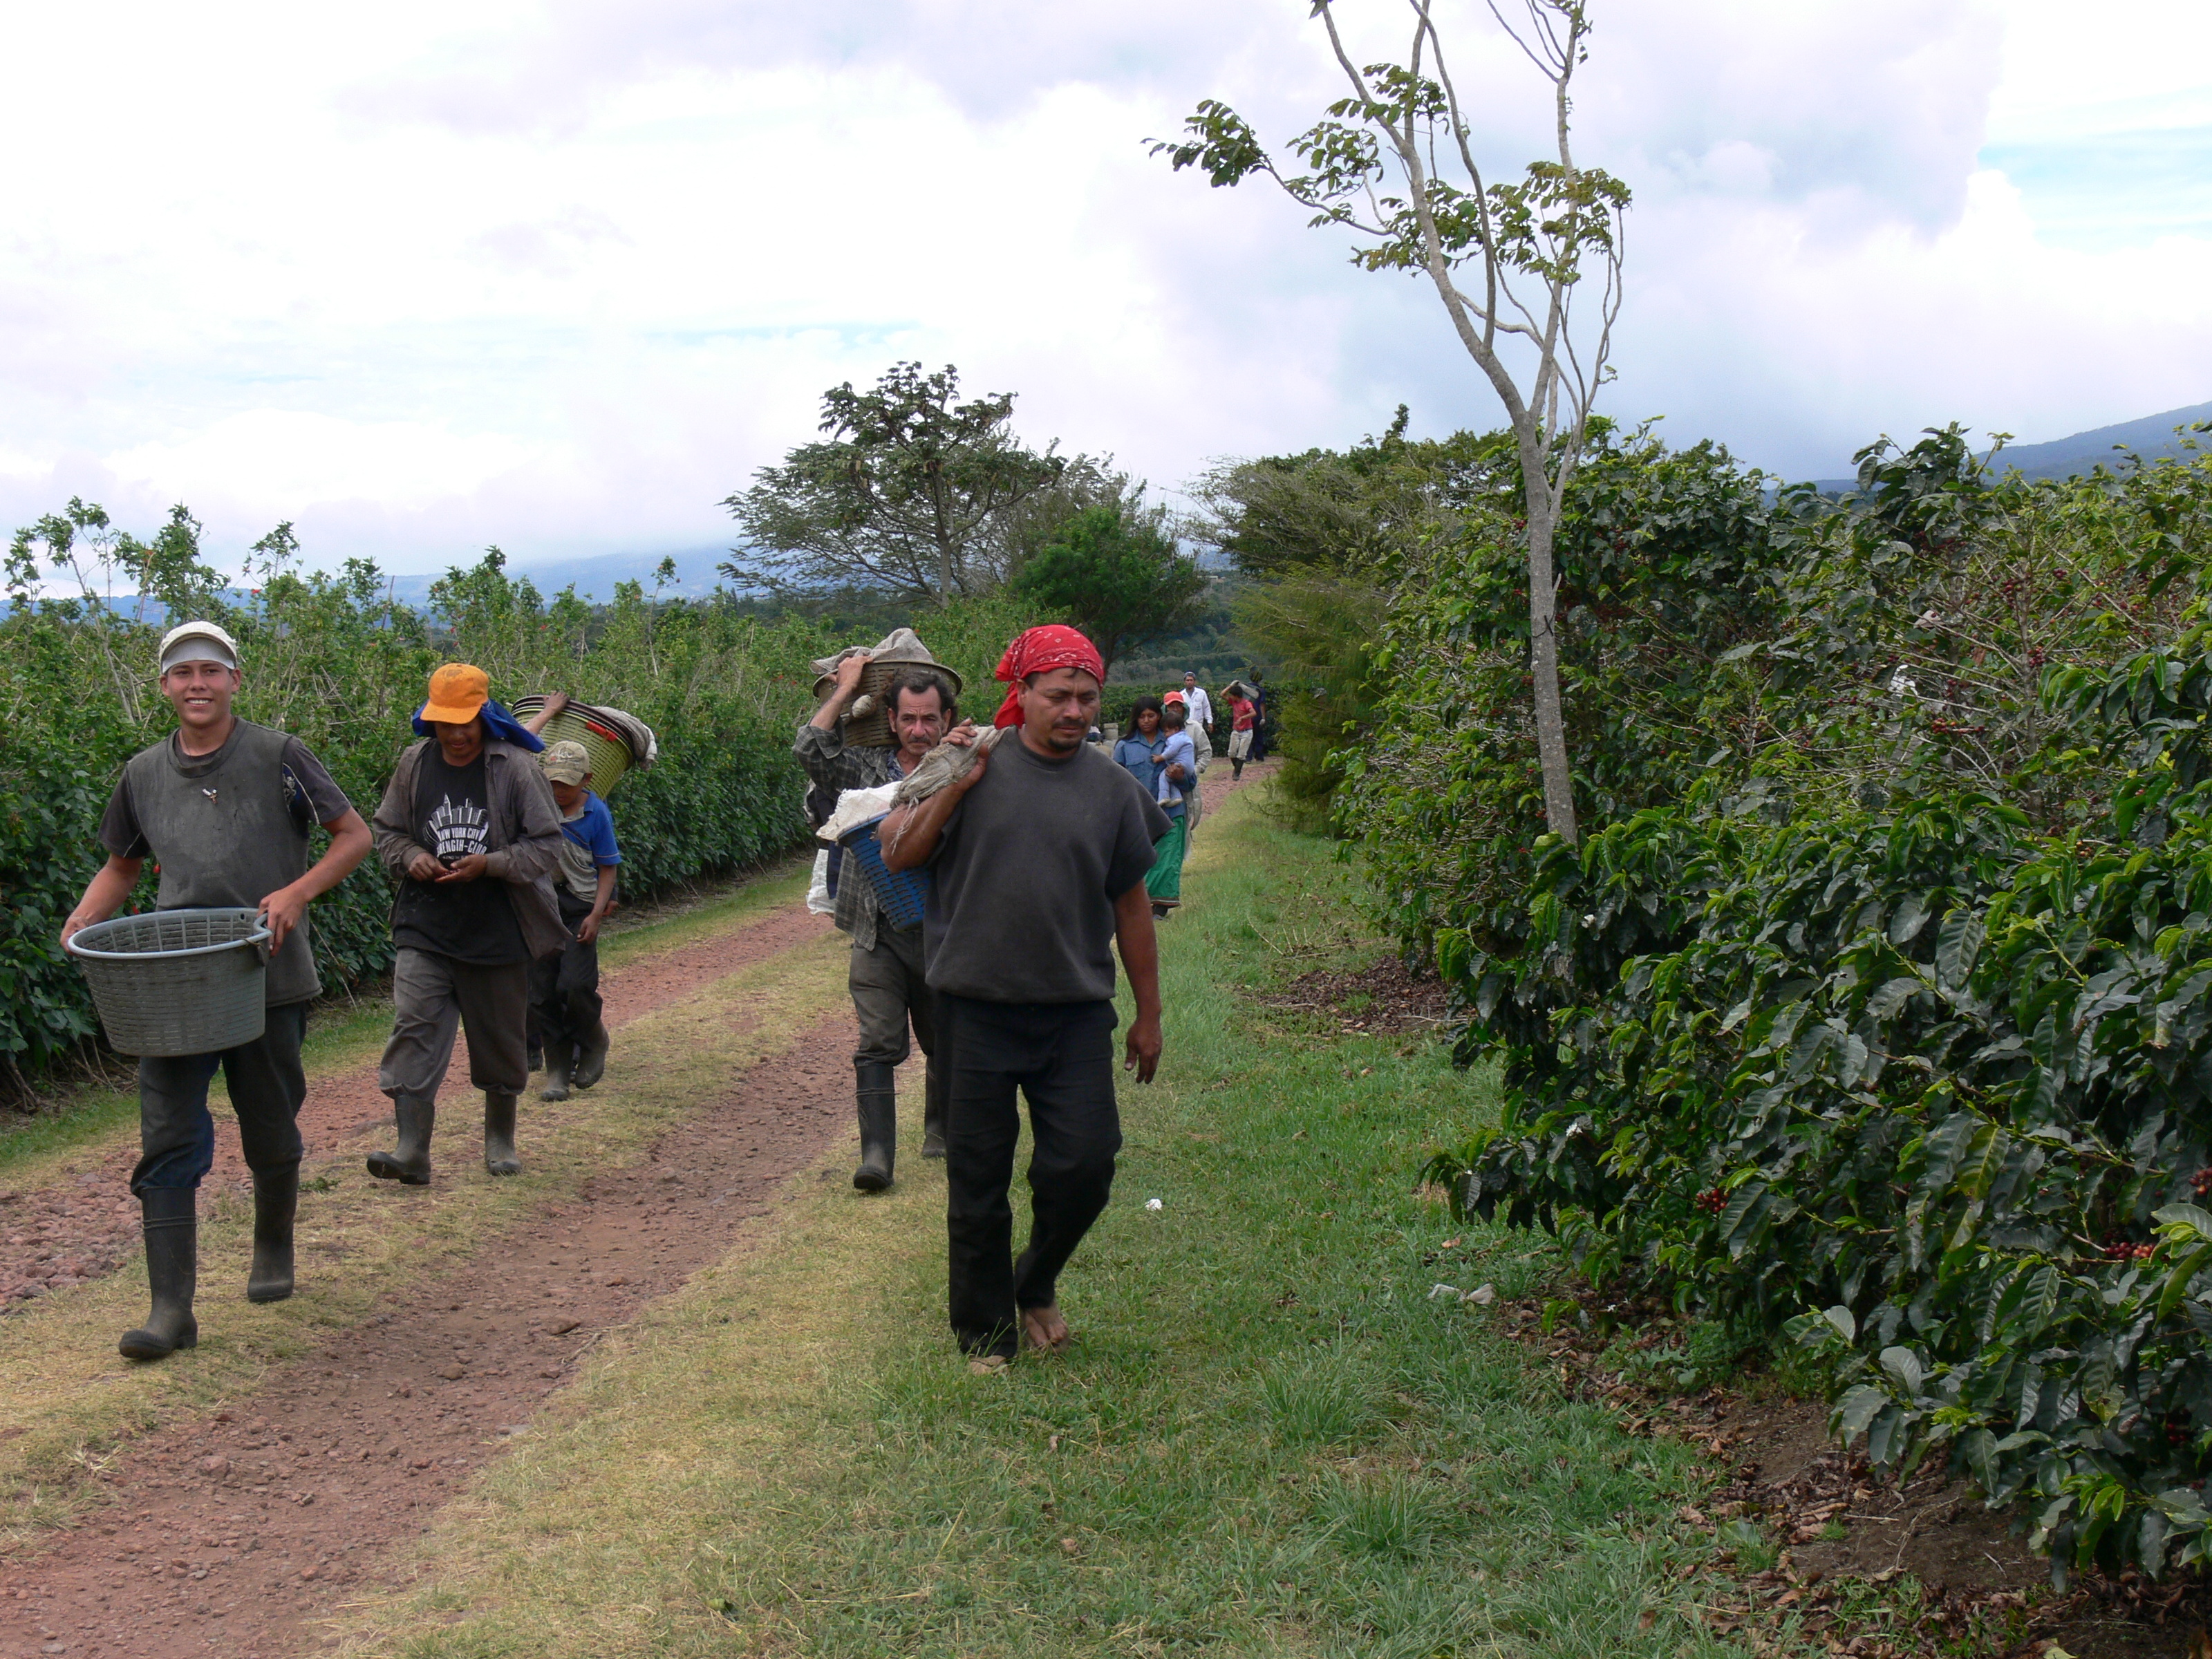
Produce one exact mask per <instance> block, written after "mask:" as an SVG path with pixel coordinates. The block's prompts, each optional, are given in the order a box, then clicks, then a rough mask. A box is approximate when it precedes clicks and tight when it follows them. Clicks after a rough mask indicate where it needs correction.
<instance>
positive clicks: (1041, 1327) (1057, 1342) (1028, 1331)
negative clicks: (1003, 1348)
mask: <svg viewBox="0 0 2212 1659" xmlns="http://www.w3.org/2000/svg"><path fill="white" fill-rule="evenodd" d="M1022 1338H1023V1340H1024V1341H1026V1342H1027V1343H1028V1344H1029V1345H1030V1346H1031V1347H1032V1348H1035V1349H1037V1350H1038V1351H1039V1352H1043V1353H1063V1352H1066V1349H1067V1342H1068V1336H1067V1322H1066V1320H1065V1319H1062V1318H1061V1317H1060V1310H1059V1309H1058V1308H1056V1307H1054V1306H1052V1305H1050V1304H1047V1305H1046V1306H1044V1307H1042V1308H1024V1309H1023V1310H1022Z"/></svg>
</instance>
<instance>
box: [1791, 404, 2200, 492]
mask: <svg viewBox="0 0 2212 1659" xmlns="http://www.w3.org/2000/svg"><path fill="white" fill-rule="evenodd" d="M2197 421H2212V404H2191V405H2190V406H2189V407H2188V408H2186V409H2169V410H2166V413H2165V414H2163V415H2146V416H2143V417H2142V419H2140V420H2135V421H2123V422H2120V423H2119V424H2118V426H2100V427H2093V428H2090V429H2089V430H2088V431H2087V432H2077V433H2075V435H2073V436H2072V437H2070V438H2053V439H2052V440H2051V441H2050V442H2048V443H2040V444H2007V445H2006V446H2005V447H2003V448H2002V449H2001V450H1999V451H1998V452H1997V468H1998V470H1999V471H2010V470H2011V469H2012V468H2014V467H2018V468H2019V469H2020V470H2021V471H2022V472H2024V473H2026V474H2027V476H2028V477H2031V478H2072V477H2079V476H2080V475H2081V474H2082V473H2085V472H2087V471H2091V470H2092V469H2093V468H2095V467H2097V466H2100V465H2102V466H2110V465H2112V464H2113V463H2114V462H2116V461H2118V459H2120V457H2119V455H2118V453H2117V452H2118V451H2119V450H2122V449H2126V450H2130V451H2132V452H2134V453H2136V454H2137V455H2139V456H2141V457H2142V459H2144V460H2146V461H2154V460H2157V459H2160V457H2161V456H2166V455H2179V454H2180V453H2182V448H2181V441H2180V439H2179V437H2178V436H2177V435H2176V434H2175V432H2174V430H2173V428H2176V427H2178V426H2187V425H2189V424H2191V422H2197ZM2206 447H2207V448H2208V449H2212V443H2207V445H2206ZM1815 487H1816V488H1817V489H1821V490H1823V491H1826V492H1829V493H1832V494H1841V493H1842V492H1844V491H1846V490H1851V489H1857V488H1858V480H1857V478H1822V479H1820V480H1818V481H1817V483H1816V485H1815Z"/></svg>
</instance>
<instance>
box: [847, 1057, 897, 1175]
mask: <svg viewBox="0 0 2212 1659" xmlns="http://www.w3.org/2000/svg"><path fill="white" fill-rule="evenodd" d="M853 1072H854V1081H855V1084H856V1089H855V1093H856V1094H857V1095H858V1097H859V1099H860V1168H859V1169H857V1170H854V1171H853V1184H854V1186H855V1187H858V1188H860V1190H861V1191H862V1192H864V1193H879V1192H881V1191H883V1189H884V1188H886V1187H888V1186H890V1184H891V1164H892V1159H893V1157H894V1154H895V1151H896V1143H897V1139H898V1087H897V1085H896V1084H895V1083H894V1082H893V1081H892V1079H893V1078H894V1076H895V1075H896V1073H894V1072H893V1071H892V1069H891V1068H890V1066H886V1065H884V1063H883V1062H882V1061H881V1060H860V1061H858V1062H856V1063H855V1064H854V1067H853Z"/></svg>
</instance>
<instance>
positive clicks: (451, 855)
mask: <svg viewBox="0 0 2212 1659" xmlns="http://www.w3.org/2000/svg"><path fill="white" fill-rule="evenodd" d="M490 823H491V821H490V817H489V815H488V814H487V813H486V812H485V811H484V810H483V807H481V806H479V805H477V804H476V803H475V802H474V801H472V800H471V799H468V798H467V797H466V796H463V797H462V798H461V800H460V803H459V805H455V804H454V801H453V797H452V796H451V795H447V797H446V798H445V799H443V800H441V801H440V802H439V803H438V804H437V805H435V806H434V807H432V808H431V809H430V816H429V817H428V818H427V819H426V820H424V823H423V827H424V828H425V829H428V831H429V832H430V850H431V851H432V852H434V853H435V854H437V855H438V858H439V860H440V861H441V862H444V863H450V862H451V861H452V860H455V859H459V858H465V857H467V856H468V855H469V854H471V853H483V852H488V851H489V850H490V841H491V827H490Z"/></svg>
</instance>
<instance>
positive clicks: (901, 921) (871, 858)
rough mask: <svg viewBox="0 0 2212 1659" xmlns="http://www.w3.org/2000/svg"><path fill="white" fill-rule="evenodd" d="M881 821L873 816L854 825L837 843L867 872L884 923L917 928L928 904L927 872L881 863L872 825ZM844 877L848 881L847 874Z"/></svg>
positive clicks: (880, 851)
mask: <svg viewBox="0 0 2212 1659" xmlns="http://www.w3.org/2000/svg"><path fill="white" fill-rule="evenodd" d="M889 816H890V814H889V813H885V814H884V817H889ZM883 821H884V820H883V818H882V817H874V818H870V819H869V820H868V821H867V822H866V823H856V824H854V826H853V827H852V828H851V829H848V830H847V831H846V832H845V833H844V834H843V835H842V836H838V837H837V844H838V845H839V846H841V847H842V848H844V849H845V852H846V855H847V857H848V859H849V860H851V861H852V862H853V863H854V864H857V865H859V866H860V868H862V869H863V870H865V871H866V872H868V884H869V885H870V886H872V887H873V888H874V889H875V890H876V902H878V903H879V904H881V905H882V906H883V908H884V920H885V921H888V922H890V925H891V926H892V927H920V926H921V917H922V911H923V908H924V907H925V906H927V904H928V902H929V872H927V870H894V869H892V868H891V867H890V866H889V865H887V864H885V863H884V849H883V848H880V847H878V845H877V844H876V826H877V825H878V824H879V823H882V822H883ZM844 878H845V879H847V880H850V879H851V875H850V872H847V873H846V874H845V877H844Z"/></svg>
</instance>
